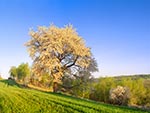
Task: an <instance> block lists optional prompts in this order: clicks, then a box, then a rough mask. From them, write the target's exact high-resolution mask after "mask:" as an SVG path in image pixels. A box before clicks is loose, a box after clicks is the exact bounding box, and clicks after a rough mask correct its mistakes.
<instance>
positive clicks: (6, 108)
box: [0, 80, 144, 113]
mask: <svg viewBox="0 0 150 113" xmlns="http://www.w3.org/2000/svg"><path fill="white" fill-rule="evenodd" d="M0 112H1V113H81V112H82V113H142V112H144V111H141V110H136V109H129V108H127V107H117V106H112V105H107V104H102V103H98V102H95V101H90V100H84V99H79V98H75V97H71V96H66V95H63V94H56V93H48V92H41V91H37V90H31V89H27V88H21V87H20V86H19V85H17V84H16V83H15V82H13V81H11V80H9V83H8V81H1V82H0Z"/></svg>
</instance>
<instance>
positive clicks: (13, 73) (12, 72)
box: [9, 66, 18, 79]
mask: <svg viewBox="0 0 150 113" xmlns="http://www.w3.org/2000/svg"><path fill="white" fill-rule="evenodd" d="M9 73H10V76H11V77H12V78H14V79H17V77H18V73H17V68H16V67H15V66H12V67H11V69H10V70H9Z"/></svg>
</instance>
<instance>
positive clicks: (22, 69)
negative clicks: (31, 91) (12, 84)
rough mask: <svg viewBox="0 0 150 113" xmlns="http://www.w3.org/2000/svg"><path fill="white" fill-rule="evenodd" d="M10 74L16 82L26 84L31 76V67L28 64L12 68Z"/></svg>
mask: <svg viewBox="0 0 150 113" xmlns="http://www.w3.org/2000/svg"><path fill="white" fill-rule="evenodd" d="M9 73H10V76H11V77H12V78H14V79H15V80H19V81H23V82H24V83H26V82H27V78H28V77H29V76H30V67H29V65H28V63H22V64H20V65H19V66H18V67H15V66H12V67H11V69H10V71H9Z"/></svg>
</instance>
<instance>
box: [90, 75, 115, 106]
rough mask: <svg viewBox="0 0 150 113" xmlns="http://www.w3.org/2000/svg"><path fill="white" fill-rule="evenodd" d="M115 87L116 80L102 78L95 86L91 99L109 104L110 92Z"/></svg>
mask: <svg viewBox="0 0 150 113" xmlns="http://www.w3.org/2000/svg"><path fill="white" fill-rule="evenodd" d="M115 87H116V84H115V80H114V78H111V77H109V78H100V79H99V81H98V82H96V83H95V85H94V89H93V91H92V92H91V96H90V99H94V100H98V101H101V102H106V103H109V91H110V89H111V88H115Z"/></svg>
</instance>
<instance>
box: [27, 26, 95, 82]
mask: <svg viewBox="0 0 150 113" xmlns="http://www.w3.org/2000/svg"><path fill="white" fill-rule="evenodd" d="M30 36H31V39H30V40H29V42H27V43H26V44H25V45H26V46H27V48H28V51H29V54H30V56H31V58H32V59H33V66H32V71H33V72H34V73H35V74H36V75H40V73H41V72H42V73H43V72H47V73H49V74H50V75H51V76H52V77H53V79H54V81H55V82H60V81H61V79H62V77H63V76H64V75H69V76H72V75H76V74H77V73H78V72H79V70H83V69H86V68H87V67H88V66H89V65H90V63H91V59H92V55H91V50H90V48H89V47H86V45H85V42H84V40H83V38H82V37H81V36H79V35H78V33H77V32H76V30H75V29H74V28H73V27H72V26H71V25H68V26H65V27H63V28H59V27H57V26H54V25H51V26H49V27H38V30H37V31H34V30H31V31H30Z"/></svg>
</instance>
